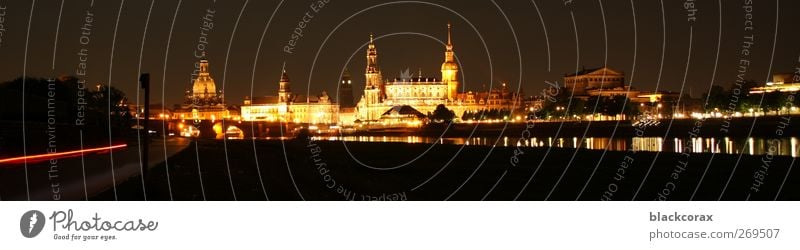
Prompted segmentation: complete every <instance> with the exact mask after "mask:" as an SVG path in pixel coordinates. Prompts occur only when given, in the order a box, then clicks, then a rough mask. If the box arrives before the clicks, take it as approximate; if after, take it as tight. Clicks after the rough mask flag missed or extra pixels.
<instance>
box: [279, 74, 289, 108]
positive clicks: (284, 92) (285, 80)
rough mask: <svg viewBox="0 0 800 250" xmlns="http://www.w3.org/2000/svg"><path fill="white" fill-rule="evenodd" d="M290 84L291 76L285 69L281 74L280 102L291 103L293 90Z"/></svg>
mask: <svg viewBox="0 0 800 250" xmlns="http://www.w3.org/2000/svg"><path fill="white" fill-rule="evenodd" d="M290 83H291V82H290V81H289V74H287V73H286V69H285V68H284V69H283V72H282V73H281V81H280V84H279V85H280V86H279V88H278V102H281V103H286V102H290V101H291V98H292V88H291V84H290Z"/></svg>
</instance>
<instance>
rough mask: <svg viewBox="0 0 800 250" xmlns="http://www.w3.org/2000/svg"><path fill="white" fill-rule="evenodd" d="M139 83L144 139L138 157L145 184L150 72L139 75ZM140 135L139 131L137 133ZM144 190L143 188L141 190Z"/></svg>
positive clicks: (147, 165) (148, 138) (147, 151)
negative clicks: (142, 101)
mask: <svg viewBox="0 0 800 250" xmlns="http://www.w3.org/2000/svg"><path fill="white" fill-rule="evenodd" d="M139 83H140V85H141V86H140V87H141V88H142V89H143V90H144V126H142V127H143V129H144V135H145V137H144V139H140V141H141V147H142V149H141V152H142V159H140V164H141V167H142V184H143V185H144V184H146V182H145V178H146V177H147V172H148V168H150V164H149V162H150V161H149V152H150V74H148V73H144V74H142V75H141V76H139ZM139 135H140V137H141V133H140V134H139ZM142 192H144V190H142Z"/></svg>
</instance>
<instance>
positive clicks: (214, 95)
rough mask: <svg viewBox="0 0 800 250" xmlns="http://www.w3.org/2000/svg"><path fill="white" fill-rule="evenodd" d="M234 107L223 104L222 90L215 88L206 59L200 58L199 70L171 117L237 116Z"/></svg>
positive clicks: (194, 118)
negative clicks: (182, 100)
mask: <svg viewBox="0 0 800 250" xmlns="http://www.w3.org/2000/svg"><path fill="white" fill-rule="evenodd" d="M237 113H238V112H237V111H236V110H235V109H234V108H228V107H226V106H225V99H224V94H223V91H222V90H217V85H216V84H215V82H214V79H213V78H211V73H210V72H209V65H208V59H206V58H205V55H204V56H203V58H202V59H200V72H199V74H198V77H197V79H195V80H194V83H193V84H192V88H191V89H189V90H186V93H185V100H184V102H183V104H182V105H180V107H177V108H176V109H175V110H174V111H173V116H172V117H173V118H176V119H181V120H221V119H230V118H235V117H237V116H238V114H237Z"/></svg>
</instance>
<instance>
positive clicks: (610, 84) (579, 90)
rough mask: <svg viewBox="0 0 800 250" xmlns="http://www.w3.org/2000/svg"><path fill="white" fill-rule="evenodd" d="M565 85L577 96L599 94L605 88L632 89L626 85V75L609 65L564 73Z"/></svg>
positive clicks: (614, 89)
mask: <svg viewBox="0 0 800 250" xmlns="http://www.w3.org/2000/svg"><path fill="white" fill-rule="evenodd" d="M564 86H565V88H566V90H567V91H571V92H572V94H573V95H575V96H586V95H598V94H600V93H601V91H605V90H613V91H630V89H627V88H626V87H625V75H624V74H622V73H620V72H617V71H615V70H612V69H610V68H608V67H602V68H595V69H583V70H581V71H578V72H576V73H573V74H568V75H564ZM626 95H628V94H626Z"/></svg>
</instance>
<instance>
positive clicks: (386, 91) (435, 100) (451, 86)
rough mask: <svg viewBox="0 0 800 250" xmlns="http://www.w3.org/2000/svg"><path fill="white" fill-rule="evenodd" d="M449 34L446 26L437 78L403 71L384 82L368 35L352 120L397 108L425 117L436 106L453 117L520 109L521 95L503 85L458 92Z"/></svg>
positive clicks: (369, 118)
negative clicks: (361, 89) (362, 80)
mask: <svg viewBox="0 0 800 250" xmlns="http://www.w3.org/2000/svg"><path fill="white" fill-rule="evenodd" d="M450 31H451V26H450V25H449V24H448V25H447V45H446V46H445V53H444V62H443V63H442V67H441V78H436V77H426V76H423V75H422V72H421V71H420V73H419V74H418V75H417V76H411V75H410V74H409V73H408V71H407V70H406V72H403V73H401V75H400V77H397V78H393V79H392V80H384V78H383V74H382V72H381V70H380V67H379V66H378V50H377V48H376V46H375V42H374V40H373V37H372V35H370V41H369V45H368V48H367V68H366V72H365V74H364V77H365V80H366V81H365V87H364V92H363V95H362V96H361V99H360V100H359V102H358V104H357V105H356V113H355V118H356V119H357V120H359V121H366V122H369V121H381V120H385V119H383V117H384V114H385V113H386V112H387V111H390V109H393V108H394V107H397V106H401V107H402V106H409V107H411V108H413V109H414V110H417V111H418V112H420V113H423V114H426V113H429V112H433V110H434V109H436V106H437V105H439V104H443V105H445V106H446V107H447V108H448V109H451V110H453V111H454V112H455V113H456V114H457V115H461V114H462V113H464V111H477V110H489V109H512V108H517V109H522V107H521V104H522V98H521V96H522V94H521V91H520V92H519V93H517V92H511V91H510V90H509V89H508V87H507V86H506V84H502V87H501V88H494V89H491V90H489V91H485V92H473V91H468V92H459V87H460V86H461V82H460V80H459V77H458V72H459V66H458V63H456V61H455V52H454V50H453V43H452V37H451V35H450ZM348 117H349V116H348ZM343 122H345V123H346V122H347V121H343Z"/></svg>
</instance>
